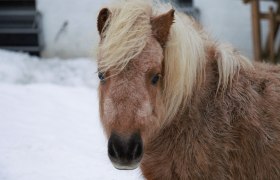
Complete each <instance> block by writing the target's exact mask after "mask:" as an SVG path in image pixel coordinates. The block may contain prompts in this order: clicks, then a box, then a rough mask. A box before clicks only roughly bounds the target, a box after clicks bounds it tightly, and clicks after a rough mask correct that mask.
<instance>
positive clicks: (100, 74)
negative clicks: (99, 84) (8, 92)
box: [98, 72, 105, 81]
mask: <svg viewBox="0 0 280 180" xmlns="http://www.w3.org/2000/svg"><path fill="white" fill-rule="evenodd" d="M98 78H99V79H100V81H105V75H104V73H102V72H98Z"/></svg>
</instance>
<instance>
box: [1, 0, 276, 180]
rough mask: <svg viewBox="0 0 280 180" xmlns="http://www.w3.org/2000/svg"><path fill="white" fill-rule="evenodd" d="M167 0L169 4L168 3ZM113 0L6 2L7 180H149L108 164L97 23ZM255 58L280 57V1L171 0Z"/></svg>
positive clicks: (4, 105) (3, 151) (3, 7)
mask: <svg viewBox="0 0 280 180" xmlns="http://www.w3.org/2000/svg"><path fill="white" fill-rule="evenodd" d="M165 1H166V2H169V1H167V0H165ZM107 3H109V0H0V154H1V156H0V179H1V180H38V179H40V180H50V179H52V180H62V179H63V180H72V179H73V180H77V179H78V180H93V179H105V180H107V179H108V180H111V179H112V180H116V179H120V180H124V179H129V180H131V179H143V178H142V176H141V173H140V171H139V169H137V170H134V171H118V170H115V169H114V168H113V166H112V165H111V163H110V161H109V159H108V158H107V140H106V138H105V135H104V134H103V131H102V127H101V125H100V123H99V115H98V96H97V88H98V78H97V73H96V71H97V67H96V62H95V49H96V47H97V45H98V42H99V36H98V33H97V28H96V24H97V22H96V20H97V15H98V12H99V10H100V9H101V8H102V7H103V6H105V5H106V4H107ZM171 3H172V4H173V5H174V6H176V7H178V10H179V11H182V12H184V13H186V14H189V15H192V16H193V17H194V18H195V19H197V20H198V21H199V22H200V23H201V24H202V25H203V26H204V28H205V30H206V31H208V32H209V33H210V34H211V35H212V37H213V38H214V39H216V40H217V41H221V42H227V43H231V44H233V46H234V47H235V48H236V49H237V50H239V51H240V52H241V53H242V54H244V55H245V56H247V57H249V58H250V59H251V60H252V61H267V62H270V63H277V60H278V59H279V42H280V41H279V38H280V37H279V32H278V31H279V22H280V15H279V13H280V10H279V4H280V0H262V1H260V0H211V1H210V0H172V2H171Z"/></svg>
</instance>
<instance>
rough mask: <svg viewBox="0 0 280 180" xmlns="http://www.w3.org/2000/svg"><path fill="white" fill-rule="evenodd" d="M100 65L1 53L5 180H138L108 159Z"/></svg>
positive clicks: (0, 158)
mask: <svg viewBox="0 0 280 180" xmlns="http://www.w3.org/2000/svg"><path fill="white" fill-rule="evenodd" d="M97 84H98V80H97V78H96V65H95V62H94V61H93V60H90V59H76V60H59V59H50V60H42V59H37V58H35V57H30V56H28V55H25V54H19V53H12V52H7V51H2V50H0V180H118V179H119V180H125V179H129V180H133V179H135V180H136V179H143V178H142V176H141V172H140V170H139V169H137V170H134V171H119V170H116V169H114V167H113V166H112V165H111V163H110V161H109V159H108V158H107V148H106V144H107V142H106V139H105V136H104V134H103V131H102V128H101V125H100V123H99V117H98V98H97Z"/></svg>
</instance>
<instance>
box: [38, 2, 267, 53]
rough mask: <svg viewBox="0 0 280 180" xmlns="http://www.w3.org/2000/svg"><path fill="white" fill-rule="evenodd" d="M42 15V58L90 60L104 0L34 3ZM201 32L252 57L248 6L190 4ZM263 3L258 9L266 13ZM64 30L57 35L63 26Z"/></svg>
mask: <svg viewBox="0 0 280 180" xmlns="http://www.w3.org/2000/svg"><path fill="white" fill-rule="evenodd" d="M37 2H38V4H37V6H38V10H39V11H41V12H42V15H43V19H42V20H43V36H44V42H45V43H44V44H45V47H44V51H43V56H45V57H55V56H59V57H63V58H68V57H81V56H90V55H91V54H93V52H94V49H95V47H96V45H97V43H98V38H99V37H98V33H97V30H96V18H97V14H98V10H99V9H100V7H102V5H104V4H106V3H107V2H108V0H37ZM194 3H195V6H196V7H198V8H199V9H200V11H201V22H202V23H203V25H204V27H205V29H207V30H208V31H209V32H210V34H212V35H213V37H214V38H216V39H217V40H219V41H223V42H229V43H232V44H233V45H234V46H235V47H236V48H237V49H238V50H240V51H241V52H243V53H244V54H245V55H246V56H249V57H250V58H251V57H252V38H251V36H252V35H251V14H250V5H248V4H247V5H245V4H243V1H242V0H194ZM267 7H268V5H267V3H266V4H265V5H264V6H262V8H263V9H267ZM65 22H68V25H67V26H66V27H65V29H64V30H63V31H62V32H61V33H60V35H58V33H59V31H60V29H61V28H62V26H63V24H64V23H65Z"/></svg>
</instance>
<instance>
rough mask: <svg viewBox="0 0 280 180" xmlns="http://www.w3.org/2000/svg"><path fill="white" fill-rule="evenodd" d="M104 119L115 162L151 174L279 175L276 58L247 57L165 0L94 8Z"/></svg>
mask: <svg viewBox="0 0 280 180" xmlns="http://www.w3.org/2000/svg"><path fill="white" fill-rule="evenodd" d="M97 28H98V31H99V34H100V43H99V46H98V60H97V63H98V71H99V73H98V76H99V78H100V86H99V98H100V99H99V101H100V102H99V106H100V119H101V122H102V125H103V127H104V130H105V133H106V135H107V137H108V139H109V140H108V156H109V158H110V160H111V162H112V163H113V165H114V166H115V167H116V168H117V169H134V168H136V167H138V165H140V167H141V170H142V173H143V175H144V177H145V178H146V179H149V180H162V179H164V180H169V179H170V180H174V179H280V67H279V66H270V65H267V64H261V63H254V64H253V63H251V62H250V61H248V60H247V59H246V58H245V57H243V56H242V55H241V54H240V53H239V52H238V51H236V50H235V49H234V48H232V47H231V46H230V45H227V44H221V43H218V42H216V41H214V40H212V39H211V38H210V37H209V36H208V34H207V33H206V32H205V31H204V30H203V29H202V27H201V26H200V25H199V24H197V23H196V22H195V21H194V20H193V19H192V18H190V17H187V16H185V15H182V14H180V13H178V12H177V11H176V12H175V10H174V9H172V8H171V7H170V6H168V5H164V4H161V3H151V2H147V1H143V0H133V1H124V0H123V1H119V3H115V4H112V5H110V6H109V7H108V8H103V9H102V10H101V11H100V12H99V15H98V21H97Z"/></svg>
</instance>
